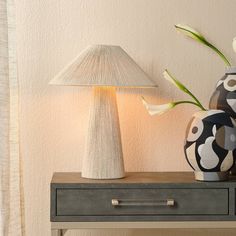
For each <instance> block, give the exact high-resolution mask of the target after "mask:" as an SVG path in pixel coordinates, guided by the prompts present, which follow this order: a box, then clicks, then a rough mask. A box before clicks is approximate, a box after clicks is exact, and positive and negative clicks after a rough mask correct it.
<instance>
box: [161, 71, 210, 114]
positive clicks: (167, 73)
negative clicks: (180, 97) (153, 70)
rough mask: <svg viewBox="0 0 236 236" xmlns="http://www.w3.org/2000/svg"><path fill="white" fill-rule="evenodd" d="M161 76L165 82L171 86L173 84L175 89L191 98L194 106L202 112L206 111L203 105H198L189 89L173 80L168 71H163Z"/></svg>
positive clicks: (198, 102)
mask: <svg viewBox="0 0 236 236" xmlns="http://www.w3.org/2000/svg"><path fill="white" fill-rule="evenodd" d="M163 76H164V78H165V79H166V80H168V81H170V82H171V83H172V84H174V85H175V86H176V87H177V88H179V89H180V90H182V91H183V92H185V93H187V94H188V95H189V96H190V97H192V98H193V100H194V101H195V103H194V104H195V105H197V106H198V107H200V108H201V109H202V110H206V109H205V108H204V107H203V105H202V104H201V103H200V101H199V100H198V99H197V98H196V97H195V96H194V95H193V94H192V93H191V92H190V90H189V89H187V88H186V87H185V86H184V85H183V84H182V83H181V82H180V81H178V80H177V79H175V78H174V77H173V76H172V75H171V74H170V73H169V71H168V70H165V71H164V72H163ZM185 102H186V101H185Z"/></svg>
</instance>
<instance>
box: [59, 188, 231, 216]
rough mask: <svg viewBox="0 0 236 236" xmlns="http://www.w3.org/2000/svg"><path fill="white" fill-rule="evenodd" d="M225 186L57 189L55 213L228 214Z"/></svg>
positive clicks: (116, 214)
mask: <svg viewBox="0 0 236 236" xmlns="http://www.w3.org/2000/svg"><path fill="white" fill-rule="evenodd" d="M228 211H229V210H228V189H66V188H65V189H60V188H59V189H57V190H56V215H57V216H104V215H106V216H109V215H111V216H126V215H227V214H228Z"/></svg>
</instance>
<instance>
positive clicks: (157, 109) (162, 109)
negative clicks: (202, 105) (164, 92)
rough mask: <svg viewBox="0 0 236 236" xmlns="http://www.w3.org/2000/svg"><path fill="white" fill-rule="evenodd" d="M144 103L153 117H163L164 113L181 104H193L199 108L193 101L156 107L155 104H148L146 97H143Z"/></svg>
mask: <svg viewBox="0 0 236 236" xmlns="http://www.w3.org/2000/svg"><path fill="white" fill-rule="evenodd" d="M142 102H143V105H144V106H145V107H146V109H147V111H148V113H149V114H150V115H152V116H153V115H162V114H163V113H165V112H167V111H169V110H170V109H172V108H174V107H175V106H177V105H180V104H184V103H187V104H193V105H195V106H198V104H197V103H195V102H192V101H177V102H169V103H165V104H160V105H155V104H150V103H148V102H147V101H146V100H145V99H144V97H142ZM198 107H199V106H198Z"/></svg>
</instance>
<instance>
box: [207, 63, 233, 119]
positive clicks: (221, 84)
mask: <svg viewBox="0 0 236 236" xmlns="http://www.w3.org/2000/svg"><path fill="white" fill-rule="evenodd" d="M209 107H210V109H219V110H223V111H225V112H227V113H228V114H229V115H230V116H231V117H232V118H234V119H236V67H228V68H227V69H226V70H225V75H224V76H223V77H222V78H221V79H220V80H219V81H218V82H217V84H216V89H215V91H214V92H213V94H212V96H211V99H210V104H209Z"/></svg>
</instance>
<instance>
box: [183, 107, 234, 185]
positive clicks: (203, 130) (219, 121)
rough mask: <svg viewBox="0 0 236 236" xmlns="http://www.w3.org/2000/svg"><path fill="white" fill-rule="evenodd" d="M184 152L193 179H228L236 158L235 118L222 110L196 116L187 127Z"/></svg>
mask: <svg viewBox="0 0 236 236" xmlns="http://www.w3.org/2000/svg"><path fill="white" fill-rule="evenodd" d="M184 152H185V156H186V159H187V161H188V163H189V165H190V166H191V167H192V168H193V170H194V173H195V179H196V180H200V181H222V180H227V178H228V173H229V170H230V169H231V168H232V167H233V165H234V162H235V157H236V124H235V121H234V119H233V118H231V117H230V116H229V114H228V113H226V112H224V111H222V110H208V111H199V112H197V113H195V114H194V115H193V117H192V119H191V121H190V122H189V124H188V127H187V132H186V138H185V145H184Z"/></svg>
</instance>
